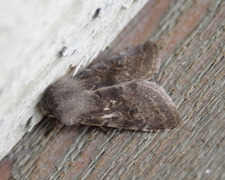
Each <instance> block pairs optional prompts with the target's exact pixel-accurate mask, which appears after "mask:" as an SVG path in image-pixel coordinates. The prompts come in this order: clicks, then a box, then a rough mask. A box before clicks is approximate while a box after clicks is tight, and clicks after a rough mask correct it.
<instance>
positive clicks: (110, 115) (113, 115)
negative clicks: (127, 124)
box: [102, 113, 118, 119]
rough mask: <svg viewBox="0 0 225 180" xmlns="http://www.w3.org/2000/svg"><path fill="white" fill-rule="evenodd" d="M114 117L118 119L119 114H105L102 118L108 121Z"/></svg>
mask: <svg viewBox="0 0 225 180" xmlns="http://www.w3.org/2000/svg"><path fill="white" fill-rule="evenodd" d="M112 117H118V114H116V113H111V114H104V115H103V116H102V118H103V119H106V118H112Z"/></svg>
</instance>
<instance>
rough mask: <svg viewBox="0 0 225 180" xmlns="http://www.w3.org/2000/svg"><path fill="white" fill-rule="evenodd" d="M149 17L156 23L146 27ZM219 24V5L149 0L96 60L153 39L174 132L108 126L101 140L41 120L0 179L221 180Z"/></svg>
mask: <svg viewBox="0 0 225 180" xmlns="http://www.w3.org/2000/svg"><path fill="white" fill-rule="evenodd" d="M147 17H148V18H147ZM146 19H149V20H151V19H154V22H153V23H152V24H151V26H148V25H147V24H148V22H147V20H146ZM224 20H225V2H224V1H223V0H214V1H213V0H205V1H200V0H196V1H171V0H170V1H169V0H168V1H165V0H164V1H163V0H161V1H149V3H148V4H147V5H146V7H145V8H144V9H143V10H142V12H140V14H139V15H138V16H137V17H136V18H135V19H134V20H133V21H132V22H131V23H130V24H129V25H128V26H127V29H125V31H124V32H122V34H121V35H120V36H119V38H118V39H117V40H116V41H115V42H114V43H113V44H112V46H111V47H112V48H111V49H108V50H107V51H105V52H104V53H103V54H102V55H101V56H100V57H99V59H104V58H105V57H107V54H108V55H109V54H114V53H116V52H117V50H115V49H117V47H118V46H119V47H120V48H121V50H122V49H124V48H125V47H126V45H129V46H132V45H134V44H136V43H137V44H138V43H139V44H140V43H142V42H144V41H145V40H146V39H148V38H147V37H150V36H151V39H152V40H153V41H155V42H157V44H158V45H159V47H160V52H161V54H162V65H161V69H160V72H159V74H158V75H157V77H156V78H155V81H156V82H157V83H158V84H159V85H161V86H163V87H164V88H165V89H166V90H167V92H168V93H169V94H170V95H171V97H172V99H173V100H174V102H175V103H176V104H177V106H178V109H179V111H180V112H181V118H182V122H181V124H180V125H179V126H178V127H177V128H176V129H174V130H172V131H170V132H157V133H147V132H137V131H129V130H116V129H112V128H108V129H107V130H108V132H107V135H106V134H104V133H103V132H102V131H100V130H99V129H98V128H94V127H89V126H64V125H62V124H58V125H55V121H54V119H49V118H44V119H43V121H42V122H41V123H40V124H39V125H38V126H37V127H36V128H35V129H34V130H33V131H32V132H31V133H28V134H26V135H25V136H24V138H23V140H21V141H20V142H19V143H18V144H17V145H16V146H15V147H14V149H13V150H12V151H11V153H10V154H9V155H8V157H6V158H5V159H4V160H3V161H2V162H1V165H0V172H1V174H4V177H5V179H7V178H8V179H9V178H10V177H11V178H13V179H88V180H92V179H121V180H124V179H125V180H126V179H129V180H130V179H141V180H143V179H148V180H149V179H152V180H159V179H163V180H164V179H167V180H168V179H171V180H174V179H179V180H180V179H185V180H192V179H201V180H202V179H203V180H208V179H209V180H211V179H216V180H217V179H218V180H220V179H221V180H222V179H225V172H224V168H225V131H224V129H225V57H224V56H225V43H224V42H225V21H224ZM136 27H138V28H136ZM130 29H133V31H131V30H130ZM147 32H148V33H147ZM136 34H138V35H136ZM141 34H142V35H141ZM137 36H138V39H136V37H137ZM121 37H123V38H121ZM128 42H129V43H128ZM113 49H114V50H113ZM3 172H4V173H3Z"/></svg>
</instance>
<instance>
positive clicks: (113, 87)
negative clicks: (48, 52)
mask: <svg viewBox="0 0 225 180" xmlns="http://www.w3.org/2000/svg"><path fill="white" fill-rule="evenodd" d="M159 67H160V55H159V51H158V48H157V46H156V45H155V44H154V43H151V42H150V41H148V42H146V43H144V44H143V45H139V46H137V47H135V48H129V49H127V50H126V51H124V52H122V53H120V54H118V55H116V56H113V57H112V58H110V59H108V60H106V61H104V62H100V63H97V64H95V65H93V66H92V67H91V68H90V69H86V70H84V71H83V72H81V73H79V74H78V75H76V76H74V77H73V76H68V75H67V76H64V77H62V78H61V79H59V80H58V81H56V82H55V83H53V84H52V85H50V86H49V87H48V88H47V89H46V91H45V93H44V96H43V98H42V100H41V102H40V108H41V110H42V112H43V113H44V114H45V115H47V116H52V117H56V118H57V119H59V120H60V121H61V122H62V123H64V124H66V125H74V124H83V125H91V126H101V127H113V128H119V129H129V130H140V131H157V130H159V131H167V130H171V129H173V128H175V127H176V126H177V125H178V124H179V121H180V116H179V112H178V110H177V107H176V105H175V104H174V102H173V101H172V99H171V98H170V97H169V95H168V94H167V93H166V91H165V90H164V89H163V88H162V87H160V86H158V85H157V84H156V83H154V82H150V81H148V80H151V79H152V78H153V77H154V76H155V74H156V73H157V72H158V70H159Z"/></svg>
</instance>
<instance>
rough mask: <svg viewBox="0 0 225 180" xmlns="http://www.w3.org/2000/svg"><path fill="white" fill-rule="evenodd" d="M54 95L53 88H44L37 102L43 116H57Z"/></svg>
mask: <svg viewBox="0 0 225 180" xmlns="http://www.w3.org/2000/svg"><path fill="white" fill-rule="evenodd" d="M54 96H55V94H54V88H53V87H52V86H49V87H48V88H47V89H46V91H45V93H44V96H43V98H42V99H41V101H40V102H39V107H40V109H41V112H42V113H43V114H44V115H45V116H49V117H55V118H58V116H57V112H56V111H55V107H56V106H57V102H56V101H55V99H54Z"/></svg>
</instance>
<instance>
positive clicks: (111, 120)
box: [78, 80, 180, 131]
mask: <svg viewBox="0 0 225 180" xmlns="http://www.w3.org/2000/svg"><path fill="white" fill-rule="evenodd" d="M93 95H94V96H95V98H96V97H98V98H97V99H95V101H93V104H92V105H91V108H90V111H89V112H87V113H85V114H82V115H81V116H79V117H78V118H79V122H80V124H84V125H93V126H106V127H114V128H120V129H121V128H122V129H131V130H141V131H157V130H161V131H166V130H171V129H173V128H175V127H176V126H177V125H178V124H179V121H180V117H179V113H178V110H177V108H176V106H175V104H174V103H173V101H172V99H171V98H170V97H169V96H168V95H167V93H166V92H165V90H164V89H163V88H162V87H159V86H158V85H156V84H155V83H153V82H149V81H145V80H141V81H137V80H134V81H130V82H126V83H122V84H119V85H116V86H111V87H107V88H101V89H98V90H96V91H95V92H93Z"/></svg>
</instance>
